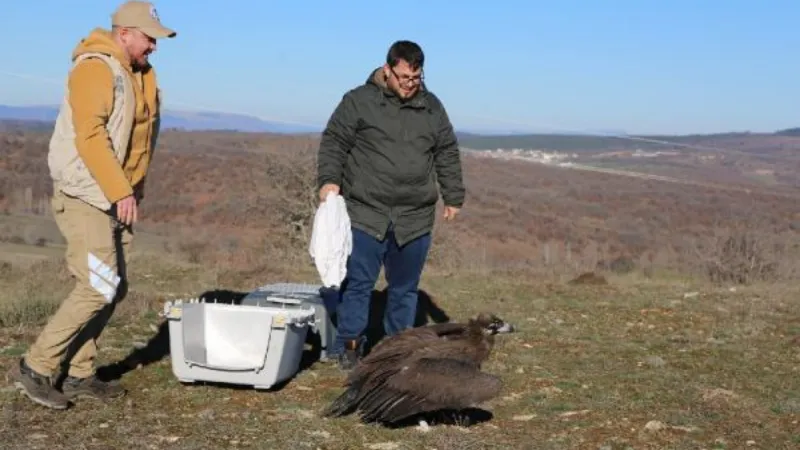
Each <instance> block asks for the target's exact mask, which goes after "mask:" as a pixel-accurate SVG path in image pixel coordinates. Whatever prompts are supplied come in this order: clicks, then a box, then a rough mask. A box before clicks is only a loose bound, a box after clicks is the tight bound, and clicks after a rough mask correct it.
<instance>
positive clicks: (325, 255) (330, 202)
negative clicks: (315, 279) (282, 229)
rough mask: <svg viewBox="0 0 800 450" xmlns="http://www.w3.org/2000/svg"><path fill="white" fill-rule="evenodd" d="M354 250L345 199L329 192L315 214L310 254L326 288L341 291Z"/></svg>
mask: <svg viewBox="0 0 800 450" xmlns="http://www.w3.org/2000/svg"><path fill="white" fill-rule="evenodd" d="M352 250H353V233H352V231H351V229H350V216H348V215H347V207H346V206H345V203H344V197H342V196H341V195H339V194H334V193H333V192H329V193H328V196H327V197H326V198H325V201H324V202H322V204H321V205H319V207H318V208H317V212H316V213H315V214H314V227H313V228H312V230H311V243H310V245H309V249H308V252H309V253H310V254H311V257H312V258H313V259H314V264H315V265H316V266H317V272H319V276H320V278H321V279H322V284H323V285H324V286H325V287H338V286H340V285H341V283H342V280H344V277H345V275H346V274H347V258H348V257H349V256H350V252H351V251H352Z"/></svg>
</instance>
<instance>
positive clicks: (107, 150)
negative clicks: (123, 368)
mask: <svg viewBox="0 0 800 450" xmlns="http://www.w3.org/2000/svg"><path fill="white" fill-rule="evenodd" d="M111 25H112V27H111V30H110V31H108V30H105V29H102V28H97V29H94V30H92V31H91V32H90V33H89V35H88V36H87V37H86V38H84V39H82V40H81V41H80V42H79V43H78V45H77V46H76V47H75V49H74V51H73V53H72V60H73V67H72V70H71V71H70V73H69V76H68V81H67V86H66V91H67V92H66V93H65V95H64V99H63V101H62V104H61V109H60V111H59V114H58V118H57V119H56V124H55V128H54V130H53V135H52V138H51V140H50V151H49V155H48V164H49V167H50V174H51V176H52V179H53V198H52V209H53V215H54V216H55V220H56V223H57V224H58V227H59V229H60V230H61V233H62V234H63V235H64V237H65V238H66V240H67V251H66V259H67V264H68V266H69V269H70V271H71V272H72V274H73V275H74V277H75V278H76V285H75V288H74V290H73V291H72V292H71V293H70V294H69V296H68V297H67V298H66V299H65V300H64V302H63V303H62V304H61V307H60V308H59V309H58V311H57V312H56V313H55V315H53V317H52V318H50V320H49V322H48V323H47V325H46V326H45V327H44V329H43V330H42V332H41V334H40V335H39V337H38V338H37V340H36V341H35V342H34V343H33V345H32V346H31V347H30V349H29V350H28V352H27V354H26V355H25V356H24V357H23V358H21V359H20V361H19V364H15V365H14V367H13V369H12V371H11V373H10V375H11V378H12V379H13V380H14V381H15V385H16V386H17V387H18V388H19V389H21V390H22V391H23V392H24V393H25V394H27V396H28V397H29V398H30V399H31V400H33V401H34V402H36V403H39V404H41V405H44V406H47V407H50V408H55V409H65V408H67V406H68V404H69V401H70V400H72V399H75V398H78V397H91V398H95V399H101V400H106V399H110V398H115V397H119V396H121V395H124V394H125V390H124V389H123V388H122V387H120V386H119V385H118V384H115V383H107V382H104V381H102V380H100V379H98V378H97V376H96V374H95V368H94V359H95V355H96V352H97V344H96V342H97V339H98V337H99V336H100V333H101V332H102V329H103V328H104V327H105V325H106V323H107V321H108V319H109V317H110V316H111V314H112V311H113V308H114V305H115V303H116V302H118V301H119V300H121V299H122V297H124V296H125V291H126V275H125V266H126V262H127V260H128V255H129V251H130V247H129V246H130V243H131V240H132V237H133V225H134V223H136V221H137V220H138V218H139V217H138V209H137V208H138V203H139V201H140V200H141V198H142V189H143V185H144V180H145V177H146V175H147V170H148V166H149V164H150V159H151V157H152V154H153V150H154V148H155V146H156V139H157V136H158V131H159V124H160V122H159V117H160V109H161V104H160V103H161V102H160V93H159V90H158V85H157V81H156V75H155V71H154V70H153V68H152V67H151V66H150V64H149V62H148V56H149V55H150V54H151V53H152V52H153V51H155V49H156V39H159V38H167V37H170V38H171V37H174V36H175V34H176V33H175V32H174V31H172V30H170V29H168V28H165V27H164V26H163V25H161V22H160V20H159V17H158V14H157V12H156V9H155V7H154V6H153V5H152V4H151V3H148V2H143V1H128V2H126V3H124V4H122V5H121V6H119V8H118V9H117V10H116V11H115V12H114V14H113V15H112V21H111ZM62 367H63V371H66V375H67V376H66V377H65V378H64V380H63V383H62V384H61V387H60V389H59V386H58V384H59V383H57V382H56V379H57V375H60V374H61V372H62Z"/></svg>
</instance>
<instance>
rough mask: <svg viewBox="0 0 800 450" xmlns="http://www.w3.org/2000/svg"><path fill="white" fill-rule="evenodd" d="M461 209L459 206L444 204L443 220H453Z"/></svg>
mask: <svg viewBox="0 0 800 450" xmlns="http://www.w3.org/2000/svg"><path fill="white" fill-rule="evenodd" d="M459 211H461V210H460V209H459V208H456V207H455V206H445V207H444V220H453V219H455V218H456V214H458V213H459Z"/></svg>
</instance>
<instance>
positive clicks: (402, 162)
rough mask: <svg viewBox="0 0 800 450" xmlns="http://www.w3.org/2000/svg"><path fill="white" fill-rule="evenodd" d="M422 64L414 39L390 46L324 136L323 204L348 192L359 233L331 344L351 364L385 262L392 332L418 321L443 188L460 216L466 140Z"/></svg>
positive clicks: (343, 363) (450, 210) (447, 207)
mask: <svg viewBox="0 0 800 450" xmlns="http://www.w3.org/2000/svg"><path fill="white" fill-rule="evenodd" d="M424 62H425V56H424V54H423V52H422V49H421V48H420V47H419V45H417V44H416V43H414V42H410V41H397V42H395V43H394V44H392V46H391V47H390V48H389V51H388V53H387V56H386V63H385V64H384V65H383V66H382V67H379V68H377V69H375V70H373V71H372V72H371V73H370V75H369V77H368V78H367V80H366V82H365V83H364V84H362V85H360V86H358V87H356V88H354V89H351V90H350V91H348V92H347V93H345V94H344V96H343V97H342V99H341V101H340V102H339V104H338V105H337V107H336V109H335V110H334V112H333V114H332V115H331V117H330V119H329V121H328V123H327V126H326V128H325V130H324V132H323V134H322V140H321V142H320V147H319V156H318V168H317V170H318V173H317V182H318V187H319V196H320V200H321V201H324V200H325V198H326V197H327V195H328V193H329V192H333V193H336V194H338V193H341V195H342V196H343V197H344V199H345V203H346V205H347V213H348V215H349V216H350V221H351V224H352V231H353V250H352V253H351V255H350V257H349V258H348V261H347V276H346V278H345V280H344V282H343V283H342V286H341V291H340V292H341V302H340V304H339V305H338V307H337V309H336V317H337V330H336V332H337V336H336V341H335V342H334V344H333V348H331V349H330V350H329V353H330V354H331V355H336V356H337V359H338V361H339V365H340V367H341V368H342V369H344V370H349V369H351V368H352V367H353V366H354V365H355V363H356V362H357V361H358V358H359V357H360V355H361V349H362V348H363V347H362V345H363V333H364V330H365V329H366V326H367V320H368V317H369V304H370V296H371V292H372V289H373V288H374V286H375V282H376V281H377V279H378V275H379V273H380V270H381V267H382V266H384V268H385V275H386V281H387V284H388V302H387V306H386V315H385V318H384V329H385V331H386V333H387V335H393V334H396V333H398V332H400V331H402V330H404V329H406V328H409V327H412V326H413V324H414V317H415V315H416V308H417V292H418V285H419V280H420V276H421V274H422V269H423V267H424V265H425V260H426V258H427V255H428V250H429V248H430V245H431V231H432V229H433V224H434V220H435V214H436V202H437V201H438V199H439V190H441V196H442V199H443V201H444V219H445V220H452V219H453V218H455V216H456V214H457V213H458V212H459V210H460V208H461V207H462V204H463V202H464V185H463V181H462V175H461V159H460V158H461V157H460V152H459V148H458V141H457V139H456V135H455V132H454V131H453V126H452V124H451V123H450V119H449V117H448V115H447V112H446V111H445V108H444V106H443V105H442V103H441V101H440V100H439V99H438V98H437V97H436V96H435V95H434V94H433V93H432V92H431V91H429V90H428V89H427V88H426V86H425V84H424V83H423V66H424ZM437 184H438V188H437Z"/></svg>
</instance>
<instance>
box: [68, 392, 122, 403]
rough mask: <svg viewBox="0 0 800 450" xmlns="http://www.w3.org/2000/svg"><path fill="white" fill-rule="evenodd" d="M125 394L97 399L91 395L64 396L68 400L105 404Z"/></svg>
mask: <svg viewBox="0 0 800 450" xmlns="http://www.w3.org/2000/svg"><path fill="white" fill-rule="evenodd" d="M125 394H126V393H125V392H122V393H120V394H117V395H115V396H110V397H98V396H96V395H92V394H85V393H78V394H65V395H66V396H67V398H68V399H70V400H97V401H98V402H106V401H111V400H116V399H118V398H122V397H124V396H125Z"/></svg>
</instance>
